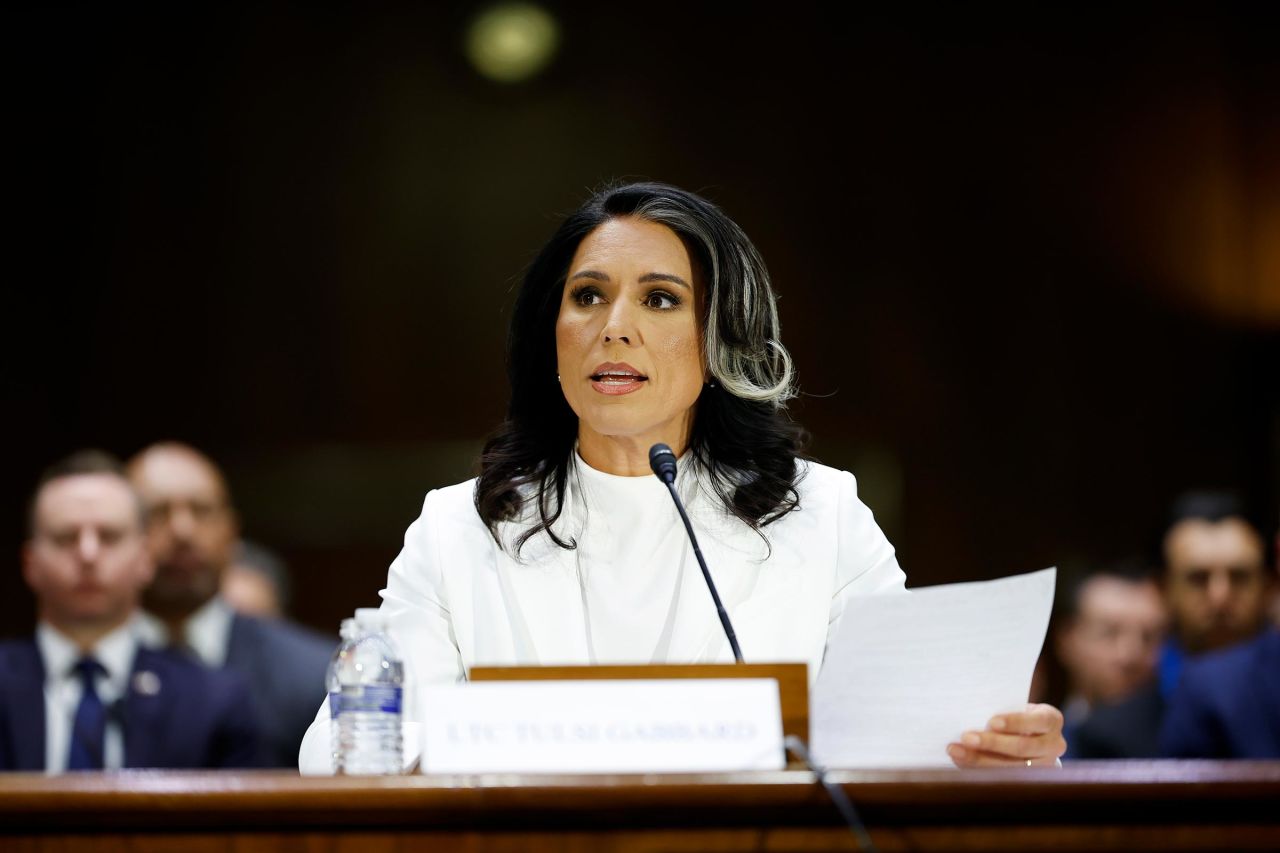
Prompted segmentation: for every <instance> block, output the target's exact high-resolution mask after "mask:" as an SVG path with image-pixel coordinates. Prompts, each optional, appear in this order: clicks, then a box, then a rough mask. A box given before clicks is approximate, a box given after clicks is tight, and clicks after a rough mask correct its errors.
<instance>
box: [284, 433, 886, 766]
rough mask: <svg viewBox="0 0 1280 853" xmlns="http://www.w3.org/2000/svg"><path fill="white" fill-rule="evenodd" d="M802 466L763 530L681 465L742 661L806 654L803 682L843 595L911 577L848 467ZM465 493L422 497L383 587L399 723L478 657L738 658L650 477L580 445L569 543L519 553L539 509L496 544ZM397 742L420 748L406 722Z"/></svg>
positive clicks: (684, 489) (316, 760) (324, 751)
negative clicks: (401, 712)
mask: <svg viewBox="0 0 1280 853" xmlns="http://www.w3.org/2000/svg"><path fill="white" fill-rule="evenodd" d="M800 466H801V472H802V474H803V476H802V478H801V480H800V482H799V483H798V485H797V491H798V493H799V495H800V509H798V510H796V511H794V512H791V513H788V514H787V515H785V516H784V517H783V518H782V519H780V520H778V521H776V522H774V523H773V524H770V525H768V526H767V527H765V528H764V533H765V536H766V537H767V540H768V542H767V543H766V541H765V539H764V538H762V537H761V536H760V535H758V534H757V533H756V532H755V531H753V530H751V529H750V528H749V527H747V526H746V525H745V524H743V523H742V522H741V521H739V520H737V519H736V518H734V517H733V516H731V515H729V514H728V513H727V512H726V511H725V510H724V508H723V506H722V505H721V504H720V502H719V500H718V498H716V497H715V496H714V494H710V493H708V491H707V490H706V488H705V487H704V486H703V485H702V484H700V483H698V482H696V479H695V478H694V477H692V476H690V475H686V474H685V472H684V471H683V469H682V470H681V475H680V477H679V479H678V480H677V488H678V489H679V490H680V493H681V496H682V498H683V499H684V501H685V505H686V507H687V509H688V512H689V516H690V519H691V521H692V523H693V526H694V530H695V531H696V532H697V534H698V542H699V545H700V546H701V548H702V552H703V556H704V557H705V559H706V561H707V565H708V566H709V568H710V570H711V574H712V576H713V577H714V578H715V581H716V587H717V589H718V590H719V593H720V598H721V600H722V601H723V602H724V606H725V609H726V610H727V611H728V613H729V616H730V618H731V620H732V622H733V627H734V630H735V633H736V634H737V637H738V642H739V644H740V645H741V647H742V653H743V658H744V659H745V660H746V661H747V662H748V663H764V662H795V661H802V662H805V663H807V664H808V665H809V678H810V683H812V682H813V680H814V679H816V677H817V673H818V669H819V667H820V666H821V663H822V657H823V654H824V652H825V650H826V644H827V638H828V636H829V634H830V632H831V631H832V630H833V629H834V628H835V626H836V624H837V623H838V621H839V618H840V616H841V614H842V612H843V610H844V603H845V601H847V600H848V598H849V597H850V596H853V595H866V594H871V593H880V592H889V591H894V590H902V589H905V585H906V578H905V576H904V575H903V573H902V570H901V569H900V568H899V567H898V563H897V560H896V559H895V557H894V552H893V547H892V546H891V545H890V544H889V542H888V540H886V539H885V537H884V534H883V533H881V531H880V528H879V527H877V526H876V523H875V520H874V519H873V518H872V515H871V511H870V510H868V509H867V507H866V506H865V505H864V504H863V503H862V502H861V501H859V500H858V497H857V487H856V483H855V481H854V478H853V475H852V474H849V473H847V472H843V471H838V470H836V469H833V468H828V467H826V466H825V465H819V464H817V463H806V462H801V463H800ZM684 467H686V468H687V467H689V466H684ZM474 490H475V481H474V480H472V481H468V482H466V483H461V484H459V485H456V486H450V487H448V488H445V489H439V490H435V491H432V492H430V493H429V494H428V495H427V498H426V502H425V503H424V505H423V509H422V515H421V516H420V517H419V518H418V520H417V521H415V522H414V523H413V524H412V525H410V527H409V530H408V531H407V532H406V534H405V543H404V548H403V550H402V551H401V552H400V555H399V556H398V557H397V558H396V559H395V561H394V562H393V563H392V564H391V569H390V571H389V573H388V577H387V586H386V589H384V590H383V591H382V598H383V605H382V610H383V611H384V612H385V613H386V614H387V616H388V620H389V625H390V629H391V632H392V634H393V636H394V638H395V640H396V642H397V644H398V646H399V648H400V650H401V652H402V654H403V655H404V657H405V675H406V693H405V708H406V710H405V719H406V721H407V722H409V723H411V724H412V723H415V722H416V721H417V720H418V719H419V717H418V709H417V696H416V693H415V689H414V688H415V686H416V685H420V684H424V683H441V682H444V683H449V682H454V681H461V680H465V678H466V676H467V672H468V670H469V669H470V668H471V667H472V666H475V665H497V666H517V665H540V664H543V665H549V664H585V663H712V662H731V661H732V660H733V655H732V652H731V650H730V648H729V644H728V641H727V640H726V639H725V636H724V631H723V629H722V627H721V625H720V620H719V618H718V617H717V616H716V611H715V606H714V605H713V603H712V601H711V595H710V593H709V592H708V591H707V587H706V584H705V582H704V581H703V579H702V574H701V571H700V570H699V568H698V565H697V562H696V560H695V559H694V557H693V554H692V548H691V547H690V546H689V544H688V540H687V539H686V537H685V533H684V530H683V526H682V524H681V522H680V519H679V516H678V514H677V513H676V510H675V507H674V505H673V504H672V501H671V497H670V495H669V494H668V493H667V490H666V487H665V486H664V485H663V484H662V483H661V482H660V481H659V480H658V479H657V478H656V477H653V476H645V477H618V476H614V475H611V474H605V473H602V472H600V471H596V470H593V469H591V468H590V467H588V466H587V465H585V464H584V463H582V462H581V460H580V459H577V458H576V457H575V465H574V467H573V468H572V469H571V473H570V476H569V478H568V483H567V488H566V495H565V501H566V503H565V510H564V512H563V513H562V515H561V518H560V519H559V520H558V521H557V523H556V525H555V529H556V531H557V534H558V535H559V536H561V538H572V539H574V540H576V541H577V543H578V547H577V548H575V549H563V548H560V547H558V546H557V545H555V544H554V543H553V542H552V541H551V540H550V538H549V537H547V536H545V535H539V536H536V537H534V538H532V539H530V540H529V541H528V542H527V543H526V544H525V546H524V548H523V549H522V550H521V552H520V555H519V558H518V559H517V558H516V557H515V556H513V553H514V544H513V543H514V540H515V539H516V537H518V536H519V534H520V533H521V532H523V531H524V530H525V529H527V527H528V517H529V516H530V515H531V514H532V512H533V511H534V510H533V509H532V508H531V507H527V508H526V515H525V518H523V519H522V520H521V521H519V522H510V523H504V524H502V525H499V536H500V538H501V539H502V541H504V542H506V543H508V547H507V548H506V549H505V550H504V549H502V548H500V547H499V546H498V544H497V543H496V542H495V541H494V538H493V536H492V535H491V534H490V533H489V530H488V528H486V527H485V525H484V523H483V522H482V521H481V520H480V516H479V514H478V513H477V512H476V509H475V504H474ZM770 549H771V550H770ZM327 723H328V707H327V704H326V705H322V706H321V708H320V711H319V713H318V714H317V716H316V721H315V722H314V723H313V724H312V726H311V728H310V729H309V730H308V732H307V736H306V738H305V739H304V740H303V744H302V750H301V753H300V755H299V766H300V768H301V769H302V770H303V772H312V773H324V772H331V769H330V768H331V764H330V755H329V734H328V724H327ZM412 728H414V727H413V726H410V727H409V729H412ZM405 746H406V750H407V751H409V750H410V749H411V748H416V738H414V737H413V735H411V734H410V733H409V731H408V730H407V731H406V743H405Z"/></svg>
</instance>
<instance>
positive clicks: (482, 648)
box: [300, 183, 1065, 770]
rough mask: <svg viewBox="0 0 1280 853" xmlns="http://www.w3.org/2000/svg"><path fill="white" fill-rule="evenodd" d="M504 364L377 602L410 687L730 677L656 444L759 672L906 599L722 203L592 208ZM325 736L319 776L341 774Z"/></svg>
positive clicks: (1007, 719)
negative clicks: (818, 456)
mask: <svg viewBox="0 0 1280 853" xmlns="http://www.w3.org/2000/svg"><path fill="white" fill-rule="evenodd" d="M508 348H509V353H508V358H509V364H508V372H509V376H510V382H511V402H510V408H509V410H508V416H507V420H506V421H505V423H503V424H502V426H501V427H500V428H499V429H498V431H497V432H496V433H495V434H494V436H493V437H492V438H490V439H489V441H488V442H487V443H486V445H485V448H484V453H483V456H482V458H481V473H480V476H479V478H478V479H476V480H473V481H470V482H467V483H461V484H459V485H456V486H451V487H448V488H444V489H438V490H435V491H432V492H431V493H429V494H428V495H427V497H426V502H425V505H424V506H423V510H422V515H421V517H420V518H419V519H418V520H417V521H415V522H414V523H413V524H412V525H411V526H410V527H409V530H408V532H407V533H406V534H405V543H404V549H403V550H402V551H401V553H400V555H399V556H398V557H397V558H396V560H395V561H394V562H393V563H392V564H391V568H390V572H389V576H388V579H387V587H386V589H385V590H383V592H382V597H383V605H382V610H383V612H384V613H385V614H387V615H388V618H389V620H390V625H391V628H392V631H393V633H394V635H395V637H396V640H397V642H398V643H399V645H400V648H401V651H402V653H403V655H404V657H405V666H406V675H407V680H409V681H410V682H411V683H412V684H423V683H429V682H446V683H447V682H454V681H460V680H464V679H465V678H466V674H467V672H468V670H469V669H470V668H471V667H472V666H473V665H539V664H586V663H592V664H594V663H695V662H717V661H731V660H732V659H733V658H732V653H731V651H730V647H729V644H728V641H727V640H726V637H725V633H724V631H723V630H722V627H721V625H720V622H719V620H718V618H717V615H716V611H715V608H714V606H713V604H712V601H711V598H710V596H709V594H708V591H707V587H706V585H705V583H704V582H703V578H702V576H701V573H700V570H699V568H698V565H697V563H696V561H695V558H694V556H693V554H692V549H691V547H690V545H689V541H688V539H687V537H686V535H685V531H684V528H683V526H682V524H681V522H680V519H679V517H678V515H677V512H676V509H675V507H674V505H673V503H672V500H671V497H670V495H669V494H668V493H667V489H666V486H665V485H664V484H663V483H662V482H660V481H659V480H658V479H657V478H656V477H654V476H653V474H652V473H651V471H650V464H649V449H650V447H652V446H653V445H654V444H656V443H659V442H662V443H665V444H667V445H669V446H670V447H671V448H672V449H673V451H674V452H675V454H676V455H677V456H678V457H679V474H678V476H677V479H676V488H677V490H678V491H679V493H680V495H681V497H682V499H683V500H684V503H685V506H686V507H687V509H688V513H689V516H690V519H691V521H692V524H693V526H694V528H695V530H696V531H697V536H698V540H699V544H700V545H701V547H702V551H703V554H704V555H705V557H706V561H707V565H708V566H709V567H710V570H711V572H712V574H713V576H714V578H715V582H716V585H717V587H718V589H719V593H720V596H721V598H722V600H723V602H724V606H725V608H726V609H727V610H728V612H729V615H730V617H731V618H732V621H733V625H734V628H735V631H736V634H737V637H738V641H739V642H740V644H741V648H742V654H743V657H744V659H745V660H747V661H749V662H768V661H805V662H807V663H808V665H809V675H810V679H811V680H812V679H814V678H816V675H817V672H818V669H819V668H820V666H821V664H822V658H823V653H824V650H825V648H826V644H827V641H828V638H829V637H830V636H833V632H834V631H835V629H836V626H837V624H838V623H839V621H840V617H841V614H842V612H843V610H844V605H845V603H846V602H847V601H848V600H849V599H850V598H851V597H852V596H857V595H867V594H871V593H883V592H891V591H903V590H905V577H904V575H903V573H902V570H901V569H900V568H899V567H898V563H897V560H896V558H895V557H894V551H893V547H892V546H891V545H890V544H889V542H888V541H887V540H886V539H885V537H884V534H883V533H881V531H880V529H879V527H877V525H876V523H875V521H874V520H873V518H872V515H871V512H870V510H868V509H867V507H866V506H865V505H863V503H862V502H861V501H859V500H858V497H857V490H856V485H855V482H854V478H853V476H852V475H851V474H849V473H846V472H843V471H838V470H835V469H833V468H828V467H826V466H824V465H820V464H818V463H816V462H811V461H808V460H804V459H802V458H801V457H800V452H801V437H802V432H801V430H800V428H799V427H798V426H797V425H796V424H794V423H793V422H792V421H791V420H790V418H789V417H788V415H787V412H786V402H787V400H788V399H789V398H790V397H791V396H793V394H794V387H795V383H794V372H793V369H792V364H791V359H790V356H789V355H788V354H787V351H786V350H785V349H784V348H783V347H782V344H781V342H780V340H779V334H778V316H777V308H776V306H775V298H774V294H773V291H772V287H771V286H770V283H769V276H768V272H767V271H766V269H765V266H764V262H763V261H762V260H761V258H760V255H759V253H758V252H757V251H756V249H755V247H754V246H753V245H752V244H751V242H750V241H749V240H748V239H747V236H746V235H745V234H744V233H743V232H742V230H741V229H740V228H738V226H737V225H736V224H734V223H733V222H732V221H731V220H730V219H729V218H728V217H727V216H725V215H724V213H722V212H721V211H720V210H719V209H718V208H717V207H715V206H714V205H712V204H711V203H709V202H707V201H706V200H704V199H702V198H700V197H698V196H696V195H694V194H692V193H688V192H685V191H683V190H680V189H677V188H675V187H671V186H665V185H662V184H655V183H640V184H631V185H628V186H623V187H618V188H612V189H608V190H605V191H603V192H600V193H598V194H597V195H595V196H594V197H592V198H591V199H590V200H589V201H588V202H587V203H586V204H585V205H583V207H582V208H581V209H579V210H578V211H577V212H575V213H574V214H572V215H571V216H569V217H568V218H567V219H566V220H565V221H564V222H563V223H562V224H561V226H560V227H559V229H558V230H557V231H556V233H555V234H554V235H553V236H552V238H551V240H550V242H549V243H547V245H546V246H545V247H544V248H543V249H542V251H541V252H540V253H539V255H538V257H537V258H536V260H535V261H534V262H533V264H532V266H531V267H530V269H529V272H528V274H527V275H526V277H525V279H524V283H523V286H522V288H521V290H520V293H519V296H518V298H517V300H516V305H515V311H514V315H513V317H512V321H511V330H510V337H509V342H508ZM406 698H407V700H408V701H407V703H406V704H407V707H408V712H407V714H406V719H409V720H412V719H415V718H416V717H415V710H414V709H415V706H416V702H415V701H414V697H412V696H409V697H406ZM327 719H328V713H327V708H323V707H322V708H321V710H320V714H319V715H318V716H317V720H316V723H314V724H313V725H312V727H311V732H310V733H309V735H308V738H307V740H306V742H304V744H303V749H302V755H301V756H300V763H301V764H302V766H303V768H304V769H313V770H314V769H321V768H323V767H324V766H326V765H327V763H328V736H327ZM962 741H963V742H962V743H956V744H952V745H951V746H950V747H948V753H949V755H950V757H951V759H952V760H953V761H954V762H955V763H956V764H958V765H961V766H977V765H990V764H1031V763H1035V764H1054V763H1055V761H1056V759H1057V757H1058V756H1059V755H1061V754H1062V752H1063V751H1064V748H1065V744H1064V742H1063V739H1062V715H1061V714H1060V713H1059V712H1058V711H1057V710H1056V709H1055V708H1053V707H1051V706H1047V705H1028V706H1026V708H1025V709H1023V710H1021V711H1018V712H1014V713H1005V714H1001V715H999V716H997V717H994V718H992V720H991V721H990V723H989V724H988V727H987V729H986V730H985V731H982V732H969V733H966V735H965V737H964V738H963V739H962Z"/></svg>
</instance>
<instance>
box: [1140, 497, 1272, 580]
mask: <svg viewBox="0 0 1280 853" xmlns="http://www.w3.org/2000/svg"><path fill="white" fill-rule="evenodd" d="M1228 518H1236V519H1239V520H1240V521H1243V522H1244V523H1245V524H1246V525H1248V527H1249V528H1250V529H1251V530H1252V531H1253V532H1254V533H1255V534H1256V535H1257V536H1258V538H1259V539H1260V540H1261V538H1262V524H1261V523H1260V522H1259V521H1258V519H1257V518H1256V517H1255V516H1254V515H1253V514H1252V513H1251V512H1250V511H1249V507H1248V505H1247V504H1246V503H1245V500H1244V498H1242V497H1241V496H1240V495H1239V494H1238V493H1236V492H1233V491H1226V490H1217V491H1214V490H1208V489H1203V490H1196V491H1190V492H1183V493H1182V494H1181V495H1179V496H1178V497H1177V499H1176V500H1174V502H1173V503H1172V504H1171V505H1170V507H1169V514H1168V516H1167V517H1166V519H1165V525H1164V529H1163V530H1161V531H1160V536H1159V539H1158V541H1157V542H1155V543H1154V548H1155V553H1156V554H1157V555H1158V556H1159V565H1161V566H1162V567H1165V566H1167V562H1168V561H1167V560H1166V559H1165V556H1164V546H1165V541H1166V540H1167V539H1168V538H1169V533H1170V532H1172V530H1173V528H1175V527H1177V526H1178V525H1179V524H1181V523H1182V522H1184V521H1207V522H1209V523H1210V524H1217V523H1219V522H1222V521H1226V520H1227V519H1228ZM1262 551H1263V560H1264V561H1265V559H1266V553H1267V547H1266V543H1265V542H1264V543H1263V549H1262Z"/></svg>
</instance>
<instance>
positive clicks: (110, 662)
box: [36, 621, 138, 773]
mask: <svg viewBox="0 0 1280 853" xmlns="http://www.w3.org/2000/svg"><path fill="white" fill-rule="evenodd" d="M134 631H135V625H134V623H133V622H132V621H130V622H126V623H125V624H123V625H121V626H120V627H119V628H116V629H115V630H114V631H112V632H111V633H109V634H107V635H106V636H104V637H103V638H102V639H100V640H99V641H98V642H97V644H96V645H94V647H93V650H92V651H91V652H90V653H89V654H90V655H91V656H92V657H93V658H95V659H96V660H97V661H98V663H100V664H102V668H103V669H104V670H106V673H105V674H103V673H99V674H98V676H97V678H95V679H94V690H96V691H97V693H98V698H99V699H101V700H102V704H103V706H105V707H106V708H111V706H112V705H113V704H114V703H116V702H118V701H119V700H120V699H121V697H123V696H124V695H125V693H126V691H127V690H128V687H129V673H130V671H131V670H132V669H133V656H134V653H135V652H137V650H138V643H137V639H136V637H135V633H134ZM36 646H37V647H38V648H39V649H40V658H41V660H42V661H43V663H44V768H45V772H46V773H62V772H64V771H65V770H66V769H67V759H68V758H70V754H71V730H72V727H73V726H74V723H75V718H76V709H77V708H79V707H80V697H81V696H82V695H83V694H84V686H83V685H82V684H81V683H80V676H79V674H78V673H76V671H75V666H76V662H77V661H79V660H80V659H81V658H82V657H84V656H85V653H84V652H82V651H80V647H79V646H77V645H76V644H75V643H74V642H73V641H72V640H71V639H70V638H69V637H67V636H66V635H65V634H63V633H62V632H61V631H59V630H58V629H57V628H55V627H53V626H52V625H50V624H49V623H47V622H41V623H40V624H39V625H37V626H36ZM123 765H124V733H123V732H122V731H121V730H120V722H119V720H118V718H117V715H115V714H112V713H110V712H108V714H107V726H106V732H105V734H104V736H103V743H102V768H103V769H104V770H119V769H120V768H121V767H122V766H123Z"/></svg>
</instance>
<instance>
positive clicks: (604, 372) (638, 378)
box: [590, 361, 649, 397]
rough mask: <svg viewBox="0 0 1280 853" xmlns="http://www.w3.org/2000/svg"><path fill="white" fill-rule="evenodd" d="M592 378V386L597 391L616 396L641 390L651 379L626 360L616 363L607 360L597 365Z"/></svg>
mask: <svg viewBox="0 0 1280 853" xmlns="http://www.w3.org/2000/svg"><path fill="white" fill-rule="evenodd" d="M590 379H591V387H592V388H594V389H595V390H596V391H597V392H599V393H601V394H607V395H609V396H611V397H615V396H617V395H619V394H630V393H631V392H632V391H636V390H639V388H640V386H641V385H643V384H644V383H645V382H647V381H648V380H649V377H648V376H645V375H644V374H643V373H641V372H640V371H638V370H636V369H635V368H634V367H632V366H631V365H629V364H627V363H626V362H622V363H621V364H616V363H614V362H612V361H607V362H605V363H604V364H601V365H598V366H597V367H596V369H595V372H594V373H592V374H591V376H590Z"/></svg>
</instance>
